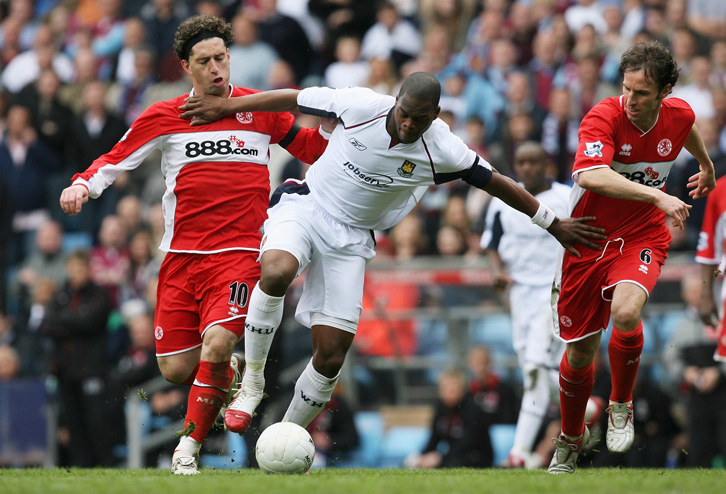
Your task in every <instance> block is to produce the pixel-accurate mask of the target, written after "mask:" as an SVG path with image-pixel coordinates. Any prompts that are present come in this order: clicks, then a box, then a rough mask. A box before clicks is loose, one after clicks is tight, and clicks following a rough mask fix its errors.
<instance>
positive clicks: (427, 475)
mask: <svg viewBox="0 0 726 494" xmlns="http://www.w3.org/2000/svg"><path fill="white" fill-rule="evenodd" d="M0 493H2V494H32V493H44V494H45V493H69V494H71V493H72V494H80V493H124V494H134V493H144V494H147V493H148V494H187V493H189V494H275V493H289V494H298V493H300V494H303V493H315V494H335V493H340V494H379V493H380V494H395V493H415V494H424V493H436V494H465V493H476V494H484V493H494V494H503V493H516V494H528V493H546V494H556V493H563V494H568V493H572V494H595V493H607V494H651V493H652V494H669V493H694V494H710V493H713V494H721V493H726V470H660V469H649V470H645V469H580V470H578V471H577V473H575V474H574V475H557V476H555V475H548V474H547V473H546V472H545V471H544V470H538V471H520V470H501V469H488V470H470V469H455V470H433V471H432V470H427V471H422V470H367V469H350V470H347V469H326V470H314V471H312V472H311V473H310V475H267V474H264V473H262V472H260V471H259V470H250V469H240V470H213V469H205V470H203V473H202V474H201V475H197V476H193V477H176V476H173V475H171V473H169V472H168V471H166V470H158V469H154V470H152V469H147V470H116V469H113V470H111V469H88V470H84V469H49V470H41V469H30V470H12V469H4V470H0Z"/></svg>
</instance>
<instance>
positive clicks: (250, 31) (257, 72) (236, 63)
mask: <svg viewBox="0 0 726 494" xmlns="http://www.w3.org/2000/svg"><path fill="white" fill-rule="evenodd" d="M232 31H233V32H234V38H233V39H232V40H233V44H232V45H231V46H230V47H229V55H230V57H231V58H232V61H231V63H230V67H229V81H230V83H232V84H234V85H236V86H242V87H249V88H252V89H259V90H266V89H269V86H268V74H269V73H270V69H271V67H272V65H273V64H274V63H275V62H276V61H277V60H278V59H279V58H280V57H279V56H278V55H277V52H276V51H275V49H274V48H273V47H272V46H270V45H269V44H268V43H266V42H264V41H262V40H260V39H259V33H258V30H257V25H256V24H255V22H254V21H253V20H252V18H250V17H249V16H248V15H246V14H244V13H241V14H237V15H236V16H235V17H234V18H233V19H232ZM253 67H254V70H252V68H253Z"/></svg>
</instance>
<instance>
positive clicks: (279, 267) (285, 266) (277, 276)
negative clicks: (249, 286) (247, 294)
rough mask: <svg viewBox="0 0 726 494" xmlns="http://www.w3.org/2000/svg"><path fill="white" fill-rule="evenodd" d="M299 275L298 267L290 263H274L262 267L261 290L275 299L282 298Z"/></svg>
mask: <svg viewBox="0 0 726 494" xmlns="http://www.w3.org/2000/svg"><path fill="white" fill-rule="evenodd" d="M296 274H297V266H292V265H290V264H289V263H281V262H272V263H268V264H266V265H263V266H262V276H261V278H260V288H261V289H262V291H263V292H265V293H266V294H268V295H271V296H273V297H281V296H283V295H284V294H285V292H286V291H287V287H289V286H290V283H292V280H294V279H295V275H296Z"/></svg>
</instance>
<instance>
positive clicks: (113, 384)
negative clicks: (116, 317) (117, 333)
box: [105, 301, 161, 445]
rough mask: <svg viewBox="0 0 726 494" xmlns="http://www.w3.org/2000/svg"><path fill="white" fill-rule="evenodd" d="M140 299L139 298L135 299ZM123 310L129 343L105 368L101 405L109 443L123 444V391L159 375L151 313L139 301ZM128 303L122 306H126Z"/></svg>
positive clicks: (124, 422)
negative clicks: (105, 415) (123, 351)
mask: <svg viewBox="0 0 726 494" xmlns="http://www.w3.org/2000/svg"><path fill="white" fill-rule="evenodd" d="M138 302H140V301H138ZM135 305H136V306H135V307H133V308H130V307H129V309H130V310H128V309H127V314H125V316H124V323H125V325H126V326H127V327H128V334H129V338H130V345H129V347H128V349H127V350H126V353H125V355H124V356H123V357H121V359H120V360H119V361H118V363H117V364H116V365H115V366H114V367H113V368H111V369H110V370H109V373H108V386H107V392H106V400H105V404H106V406H107V410H106V413H107V414H108V415H107V417H108V418H107V419H106V420H107V422H108V423H112V424H114V427H113V428H110V429H111V430H108V432H107V434H108V435H109V436H110V441H111V443H112V444H114V445H115V444H125V442H126V441H125V439H126V434H125V432H126V427H125V424H126V419H125V418H124V401H125V398H126V393H127V392H128V391H129V390H130V389H131V388H134V387H136V386H139V385H141V384H143V383H145V382H146V381H149V380H150V379H153V378H155V377H158V376H161V372H160V371H159V365H158V364H157V363H156V342H155V340H154V316H153V313H151V312H149V311H148V309H147V308H146V307H145V304H143V303H141V302H140V303H139V304H135ZM127 307H128V306H125V308H127Z"/></svg>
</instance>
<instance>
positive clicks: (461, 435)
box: [405, 369, 494, 468]
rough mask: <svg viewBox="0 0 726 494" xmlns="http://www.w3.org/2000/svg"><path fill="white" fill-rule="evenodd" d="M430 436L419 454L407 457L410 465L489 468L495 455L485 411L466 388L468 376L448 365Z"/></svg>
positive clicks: (441, 377)
mask: <svg viewBox="0 0 726 494" xmlns="http://www.w3.org/2000/svg"><path fill="white" fill-rule="evenodd" d="M438 389H439V398H438V400H437V403H436V405H435V412H434V418H433V422H432V424H431V437H430V439H429V441H428V443H427V444H426V446H425V447H424V449H423V451H421V453H420V454H415V455H411V456H409V457H407V458H406V461H405V465H406V466H407V467H410V468H459V467H468V468H486V467H491V466H492V460H493V458H494V456H493V452H492V445H491V440H490V438H489V425H490V424H491V422H489V421H488V420H487V417H486V415H485V414H484V411H483V410H482V409H481V407H479V406H478V405H477V404H476V403H475V401H474V396H473V395H472V394H471V393H469V392H468V391H467V389H466V376H465V374H464V373H462V372H461V371H459V370H453V369H449V370H446V371H444V372H443V373H442V374H441V376H440V377H439V387H438Z"/></svg>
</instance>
